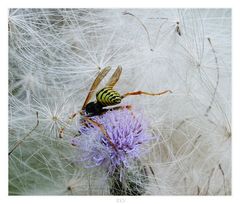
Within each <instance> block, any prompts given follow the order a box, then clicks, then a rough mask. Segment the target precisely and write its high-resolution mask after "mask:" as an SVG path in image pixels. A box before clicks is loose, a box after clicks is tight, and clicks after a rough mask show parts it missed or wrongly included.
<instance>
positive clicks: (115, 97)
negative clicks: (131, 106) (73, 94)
mask: <svg viewBox="0 0 240 204" xmlns="http://www.w3.org/2000/svg"><path fill="white" fill-rule="evenodd" d="M96 98H97V102H98V103H100V104H101V105H102V106H113V105H116V104H119V103H121V96H120V94H119V93H118V92H116V91H114V90H113V89H111V88H103V89H101V90H100V91H98V92H97V94H96Z"/></svg>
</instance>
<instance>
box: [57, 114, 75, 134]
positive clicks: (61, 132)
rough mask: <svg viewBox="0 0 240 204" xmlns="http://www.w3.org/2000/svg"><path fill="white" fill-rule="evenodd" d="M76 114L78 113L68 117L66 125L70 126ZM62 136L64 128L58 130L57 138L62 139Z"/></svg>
mask: <svg viewBox="0 0 240 204" xmlns="http://www.w3.org/2000/svg"><path fill="white" fill-rule="evenodd" d="M77 114H78V113H73V114H72V115H70V116H69V117H68V120H67V122H66V124H70V123H71V122H72V120H73V119H74V118H75V117H76V115H77ZM63 134H64V127H61V128H60V129H59V134H58V136H59V138H63Z"/></svg>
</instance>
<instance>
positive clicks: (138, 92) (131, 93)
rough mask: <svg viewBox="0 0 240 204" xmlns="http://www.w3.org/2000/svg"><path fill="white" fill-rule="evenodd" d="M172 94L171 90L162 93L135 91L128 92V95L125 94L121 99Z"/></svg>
mask: <svg viewBox="0 0 240 204" xmlns="http://www.w3.org/2000/svg"><path fill="white" fill-rule="evenodd" d="M167 92H169V93H172V91H171V90H166V91H162V92H160V93H149V92H145V91H134V92H128V93H125V94H123V95H122V96H121V97H122V98H125V97H127V96H131V95H149V96H160V95H162V94H165V93H167Z"/></svg>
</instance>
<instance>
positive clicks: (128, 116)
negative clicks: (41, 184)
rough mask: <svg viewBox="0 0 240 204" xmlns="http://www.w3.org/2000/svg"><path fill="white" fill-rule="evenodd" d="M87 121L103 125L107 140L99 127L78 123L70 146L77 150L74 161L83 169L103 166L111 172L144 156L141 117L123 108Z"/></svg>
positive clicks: (146, 139)
mask: <svg viewBox="0 0 240 204" xmlns="http://www.w3.org/2000/svg"><path fill="white" fill-rule="evenodd" d="M91 119H92V120H94V121H95V122H97V123H99V124H102V125H103V127H104V129H105V130H106V132H107V134H108V135H109V138H110V141H109V139H108V138H106V136H105V135H104V134H103V132H102V131H101V130H100V128H99V127H97V126H95V125H93V124H90V123H81V125H80V128H79V131H80V133H81V135H80V137H77V138H74V139H73V140H72V144H73V145H75V146H77V149H78V150H79V151H80V152H79V156H78V158H77V161H80V162H83V163H84V166H85V167H96V166H105V167H106V168H107V169H108V171H109V172H110V173H112V172H113V171H114V170H115V168H116V167H118V166H120V165H123V166H124V167H128V166H129V165H130V164H131V161H133V160H135V159H138V158H140V157H141V155H142V154H143V153H144V151H143V149H142V147H143V145H144V144H146V143H147V142H148V141H149V139H150V138H149V135H148V134H147V133H146V127H147V126H146V123H145V122H144V121H143V118H142V116H141V114H139V113H136V112H132V111H130V110H128V109H123V110H114V111H108V112H106V113H105V114H103V115H100V116H94V117H92V118H91ZM113 146H114V147H113Z"/></svg>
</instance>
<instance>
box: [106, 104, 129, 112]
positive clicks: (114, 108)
mask: <svg viewBox="0 0 240 204" xmlns="http://www.w3.org/2000/svg"><path fill="white" fill-rule="evenodd" d="M124 108H126V109H128V110H131V109H132V106H131V105H126V106H116V107H112V108H106V109H103V110H105V111H108V110H119V109H124Z"/></svg>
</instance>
